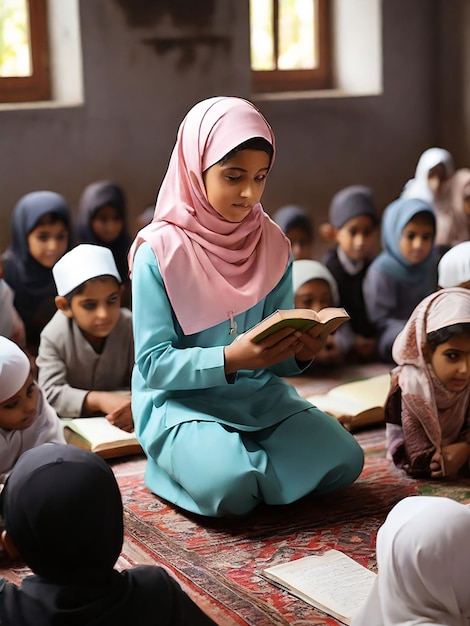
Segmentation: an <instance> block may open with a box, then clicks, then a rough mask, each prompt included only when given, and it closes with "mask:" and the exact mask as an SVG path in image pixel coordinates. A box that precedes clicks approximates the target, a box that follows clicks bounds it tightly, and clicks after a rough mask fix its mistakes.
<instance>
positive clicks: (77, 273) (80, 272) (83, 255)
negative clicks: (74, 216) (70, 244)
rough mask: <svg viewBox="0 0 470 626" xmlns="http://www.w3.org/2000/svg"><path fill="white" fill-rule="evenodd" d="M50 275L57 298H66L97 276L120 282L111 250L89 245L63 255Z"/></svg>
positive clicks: (86, 244) (79, 246)
mask: <svg viewBox="0 0 470 626" xmlns="http://www.w3.org/2000/svg"><path fill="white" fill-rule="evenodd" d="M52 274H53V276H54V280H55V284H56V287H57V293H58V294H59V296H66V295H67V294H69V293H70V292H71V291H73V290H74V289H76V287H79V286H80V285H82V284H83V283H84V282H85V281H87V280H90V279H92V278H98V276H114V278H115V279H116V280H117V281H118V282H119V283H121V282H122V279H121V276H120V275H119V271H118V268H117V267H116V262H115V260H114V257H113V253H112V252H111V250H110V249H109V248H105V247H104V246H96V245H93V244H91V243H82V244H80V245H78V246H76V247H75V248H73V249H72V250H70V252H67V254H64V256H63V257H62V258H61V259H59V260H58V261H57V263H56V264H55V265H54V267H53V268H52Z"/></svg>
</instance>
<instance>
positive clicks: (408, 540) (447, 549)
mask: <svg viewBox="0 0 470 626" xmlns="http://www.w3.org/2000/svg"><path fill="white" fill-rule="evenodd" d="M469 533H470V507H468V506H466V505H465V504H460V502H456V501H455V500H452V499H450V498H444V497H435V496H409V497H407V498H404V499H403V500H401V501H400V502H398V504H396V505H395V506H394V507H393V509H392V510H391V511H390V513H389V514H388V516H387V519H386V520H385V523H384V524H383V526H382V527H381V528H380V529H379V532H378V533H377V548H376V551H377V568H378V574H377V578H376V579H375V582H374V585H373V587H372V590H371V592H370V594H369V596H368V598H367V600H366V602H365V603H364V604H363V606H362V607H361V609H360V611H359V612H358V613H357V614H356V616H355V617H354V619H353V621H352V623H351V626H372V625H373V626H376V625H381V626H382V625H384V624H390V625H392V624H393V626H405V625H406V626H412V625H418V624H421V625H422V626H430V625H431V624H435V625H438V624H445V625H446V626H451V625H452V626H464V625H465V624H469V623H470V594H469V593H468V579H469V576H470V553H469V547H468V546H469V543H468V537H469Z"/></svg>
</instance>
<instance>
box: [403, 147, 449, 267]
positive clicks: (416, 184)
mask: <svg viewBox="0 0 470 626" xmlns="http://www.w3.org/2000/svg"><path fill="white" fill-rule="evenodd" d="M453 174H454V161H453V158H452V155H451V154H450V152H448V151H447V150H444V149H443V148H428V149H427V150H425V151H424V152H423V154H422V155H421V156H420V157H419V160H418V165H417V166H416V173H415V177H414V178H412V179H411V180H409V181H408V182H407V183H406V185H405V187H404V189H403V192H402V194H401V197H402V198H419V199H420V200H424V201H425V202H427V203H428V204H430V205H431V206H432V207H433V209H434V211H435V215H436V238H435V246H436V250H437V253H438V255H439V256H441V255H442V254H443V253H444V252H445V251H446V250H448V248H449V247H450V245H452V243H451V241H450V240H449V225H450V223H451V220H452V200H451V179H452V176H453Z"/></svg>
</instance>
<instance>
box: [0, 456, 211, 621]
mask: <svg viewBox="0 0 470 626" xmlns="http://www.w3.org/2000/svg"><path fill="white" fill-rule="evenodd" d="M0 505H1V510H0V512H1V514H2V516H3V519H4V523H5V528H6V530H7V532H8V533H9V535H10V536H11V539H12V540H13V543H14V544H15V546H16V548H17V549H18V551H19V553H20V554H21V555H22V557H23V558H24V560H25V562H26V564H27V565H28V566H29V567H30V568H31V570H32V571H33V572H34V575H32V576H28V577H27V578H25V580H24V581H23V582H22V584H21V586H19V587H17V586H16V585H14V584H12V583H7V582H6V581H5V580H4V579H0V624H1V626H86V625H90V626H139V625H142V626H144V625H145V626H147V625H148V626H151V625H152V624H155V625H156V626H157V625H162V626H186V625H187V626H210V625H212V624H214V622H213V621H212V620H211V619H209V618H208V617H207V616H206V615H205V614H204V613H203V612H202V611H201V610H200V609H199V608H198V607H197V605H196V604H194V603H193V602H192V600H191V599H190V598H189V597H188V596H187V595H186V594H185V593H184V592H183V590H182V589H181V588H180V586H179V585H178V583H177V582H176V581H175V580H173V579H172V578H171V577H170V576H169V575H168V574H167V573H166V572H165V570H163V569H162V568H160V567H148V566H145V567H137V568H134V569H131V570H127V571H124V572H122V573H119V572H117V571H116V570H115V569H114V564H115V562H116V560H117V558H118V556H119V553H120V551H121V547H122V542H123V537H124V526H123V509H122V500H121V494H120V491H119V487H118V484H117V482H116V479H115V477H114V474H113V472H112V470H111V469H110V467H109V466H108V465H107V463H106V462H105V461H104V460H103V459H101V458H100V457H99V456H97V455H96V454H93V453H92V452H87V451H85V450H81V449H79V448H76V447H75V446H72V445H61V444H43V445H41V446H38V447H36V448H33V449H31V450H28V451H27V452H25V453H24V454H23V455H22V456H21V457H20V458H19V460H18V462H17V463H16V465H15V467H14V468H13V471H12V473H11V474H10V477H9V478H8V481H7V483H6V484H5V487H4V489H3V491H2V493H1V495H0Z"/></svg>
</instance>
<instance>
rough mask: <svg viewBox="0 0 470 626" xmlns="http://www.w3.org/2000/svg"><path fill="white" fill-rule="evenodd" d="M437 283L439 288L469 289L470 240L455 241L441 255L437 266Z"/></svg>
mask: <svg viewBox="0 0 470 626" xmlns="http://www.w3.org/2000/svg"><path fill="white" fill-rule="evenodd" d="M437 284H438V286H439V287H441V289H442V288H446V287H463V288H464V289H470V241H462V243H457V244H456V245H455V246H453V247H452V248H451V249H450V250H448V251H447V252H446V253H445V254H444V255H443V256H442V257H441V260H440V261H439V265H438V266H437Z"/></svg>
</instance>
